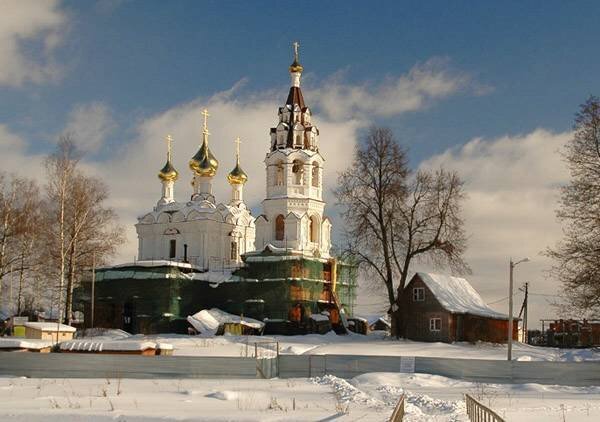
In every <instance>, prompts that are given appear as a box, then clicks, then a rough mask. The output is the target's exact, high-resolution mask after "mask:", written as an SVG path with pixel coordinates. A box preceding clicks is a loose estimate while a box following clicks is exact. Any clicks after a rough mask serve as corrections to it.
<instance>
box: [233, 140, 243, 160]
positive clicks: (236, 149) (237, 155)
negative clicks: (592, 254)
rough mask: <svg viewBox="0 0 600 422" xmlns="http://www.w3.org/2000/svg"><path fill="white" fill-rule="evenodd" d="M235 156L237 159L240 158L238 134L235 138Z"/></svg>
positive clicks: (240, 141)
mask: <svg viewBox="0 0 600 422" xmlns="http://www.w3.org/2000/svg"><path fill="white" fill-rule="evenodd" d="M234 142H235V156H236V158H237V160H238V161H239V160H240V144H241V143H242V140H241V139H240V137H239V136H238V137H237V138H235V141H234Z"/></svg>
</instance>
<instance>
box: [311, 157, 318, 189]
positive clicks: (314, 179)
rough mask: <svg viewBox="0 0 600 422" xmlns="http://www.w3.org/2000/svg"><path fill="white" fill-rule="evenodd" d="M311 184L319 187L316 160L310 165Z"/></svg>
mask: <svg viewBox="0 0 600 422" xmlns="http://www.w3.org/2000/svg"><path fill="white" fill-rule="evenodd" d="M312 185H313V186H314V187H316V188H318V187H319V163H316V162H315V163H313V165H312Z"/></svg>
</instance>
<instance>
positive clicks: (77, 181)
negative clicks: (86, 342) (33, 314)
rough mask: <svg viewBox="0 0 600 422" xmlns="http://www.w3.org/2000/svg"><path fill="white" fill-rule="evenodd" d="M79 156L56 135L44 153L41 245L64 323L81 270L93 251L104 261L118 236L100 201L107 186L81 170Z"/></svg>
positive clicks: (103, 200)
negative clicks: (48, 151)
mask: <svg viewBox="0 0 600 422" xmlns="http://www.w3.org/2000/svg"><path fill="white" fill-rule="evenodd" d="M79 160H80V155H79V154H78V152H77V149H76V147H75V143H74V141H73V140H72V139H71V138H70V137H63V138H61V139H60V141H59V143H58V145H57V149H56V151H55V152H54V153H53V154H52V155H50V156H49V157H48V159H47V173H48V185H47V203H48V204H47V206H46V221H47V223H46V224H47V227H48V230H47V232H46V245H47V251H48V258H49V261H50V262H53V263H54V266H53V267H54V273H55V276H56V278H57V288H58V292H57V296H58V299H57V301H58V312H59V315H61V317H60V319H61V320H65V321H66V322H69V323H70V320H71V316H72V310H73V290H74V288H75V287H76V285H77V283H78V281H79V279H80V277H81V274H82V272H83V271H84V270H85V269H86V268H88V267H89V266H90V265H91V261H92V257H93V256H95V258H96V262H98V263H102V262H104V261H105V260H106V258H107V257H109V256H110V255H112V254H113V253H114V252H115V250H116V248H117V246H118V245H120V244H121V243H122V242H123V240H124V237H123V235H122V233H123V230H122V228H121V227H120V226H119V225H118V221H117V216H116V213H115V212H114V210H113V209H112V208H110V207H108V206H107V205H106V201H107V199H108V188H107V187H106V185H105V184H104V183H103V182H102V181H101V180H100V179H98V178H95V177H90V176H87V175H85V174H84V173H83V172H82V171H81V169H80V168H79Z"/></svg>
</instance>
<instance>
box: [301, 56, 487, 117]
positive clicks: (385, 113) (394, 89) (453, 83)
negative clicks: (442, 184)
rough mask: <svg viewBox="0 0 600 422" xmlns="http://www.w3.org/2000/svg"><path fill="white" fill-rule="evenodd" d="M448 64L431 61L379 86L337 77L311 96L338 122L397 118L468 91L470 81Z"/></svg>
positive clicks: (437, 59)
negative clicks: (351, 82)
mask: <svg viewBox="0 0 600 422" xmlns="http://www.w3.org/2000/svg"><path fill="white" fill-rule="evenodd" d="M448 64H449V63H448V60H445V59H440V58H434V59H430V60H428V61H426V62H424V63H419V64H416V65H415V66H413V67H412V69H410V71H409V72H408V73H407V74H405V75H401V76H399V77H395V78H387V79H386V80H385V81H383V82H382V83H380V84H377V85H371V84H364V85H360V86H356V85H349V84H347V83H345V82H344V81H343V80H342V79H341V77H340V75H341V74H338V75H335V76H334V77H332V78H330V79H329V80H327V81H325V82H324V83H323V85H322V86H320V87H319V88H317V89H314V90H311V91H309V94H311V96H313V94H316V95H314V96H315V97H316V100H317V101H316V104H317V105H318V106H320V107H321V109H322V110H323V111H324V112H325V113H327V115H328V116H330V117H331V118H333V119H336V120H339V119H344V118H357V117H358V118H363V119H364V118H373V117H389V116H394V115H398V114H401V113H405V112H409V111H416V110H421V109H423V108H425V107H427V106H428V105H429V104H430V103H431V102H432V101H434V100H436V99H441V98H445V97H448V96H449V95H451V94H454V93H456V92H457V91H459V90H461V89H464V88H466V87H468V86H469V82H471V80H470V77H469V76H468V75H466V74H464V73H460V72H454V71H452V70H451V68H450V67H449V65H448ZM478 92H479V88H478Z"/></svg>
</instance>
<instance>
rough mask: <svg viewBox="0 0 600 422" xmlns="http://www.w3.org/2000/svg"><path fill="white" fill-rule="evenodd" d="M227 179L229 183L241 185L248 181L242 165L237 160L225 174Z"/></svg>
mask: <svg viewBox="0 0 600 422" xmlns="http://www.w3.org/2000/svg"><path fill="white" fill-rule="evenodd" d="M227 180H228V181H229V184H231V185H243V184H244V183H246V182H247V181H248V175H247V174H246V172H245V171H244V170H242V167H240V162H239V161H238V162H237V163H236V164H235V167H234V169H233V170H231V171H230V172H229V174H228V175H227Z"/></svg>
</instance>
